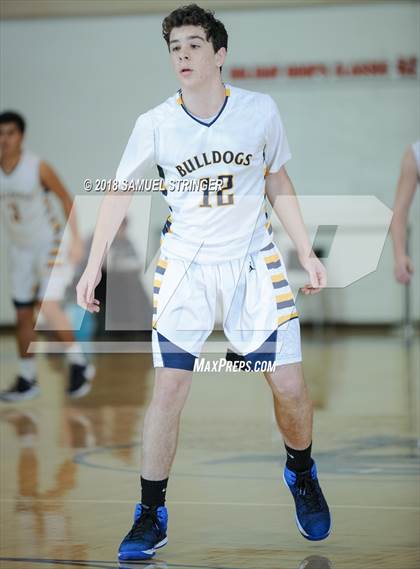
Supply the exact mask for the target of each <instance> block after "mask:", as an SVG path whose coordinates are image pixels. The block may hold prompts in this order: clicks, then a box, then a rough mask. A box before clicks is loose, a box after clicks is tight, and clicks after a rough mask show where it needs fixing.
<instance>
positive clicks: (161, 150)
mask: <svg viewBox="0 0 420 569" xmlns="http://www.w3.org/2000/svg"><path fill="white" fill-rule="evenodd" d="M290 156H291V155H290V151H289V145H288V142H287V138H286V133H285V131H284V128H283V125H282V121H281V118H280V115H279V112H278V109H277V106H276V104H275V102H274V101H273V99H272V98H271V97H270V96H269V95H265V94H262V93H256V92H252V91H246V90H244V89H239V88H237V87H231V86H227V87H226V95H225V101H224V104H223V106H222V108H221V109H220V111H219V112H218V114H217V115H216V116H215V117H213V118H212V120H210V121H209V122H207V121H206V120H205V119H199V118H197V117H194V116H193V115H191V114H190V113H189V112H188V110H187V108H186V107H185V105H184V103H183V100H182V94H181V93H180V92H178V93H177V94H176V95H174V96H172V97H170V98H169V99H167V100H166V101H165V102H164V103H162V104H161V105H159V106H157V107H155V108H153V109H151V110H150V111H148V112H147V113H145V114H142V115H140V117H139V118H138V120H137V122H136V125H135V127H134V130H133V132H132V134H131V136H130V139H129V141H128V144H127V147H126V149H125V151H124V154H123V156H122V159H121V162H120V165H119V167H118V170H117V173H116V179H117V181H118V182H119V184H120V187H124V185H127V183H130V182H132V183H133V181H136V182H137V181H138V180H140V179H141V178H142V177H144V176H145V175H146V173H147V172H148V171H149V169H150V166H153V165H155V166H157V168H158V171H159V174H160V176H161V177H162V178H164V187H165V189H164V191H163V193H164V195H165V198H166V201H167V203H168V205H169V209H170V210H171V214H170V216H169V217H168V219H167V221H166V224H165V227H164V230H163V234H164V238H163V240H162V246H161V249H162V253H163V254H164V255H166V256H167V257H171V256H178V257H182V258H185V259H188V260H191V261H192V260H194V261H195V262H201V263H220V262H223V261H227V260H230V259H235V258H240V257H243V256H245V255H246V254H247V253H251V252H254V251H257V250H259V249H261V248H263V247H264V246H266V245H267V244H268V243H269V242H270V241H271V235H270V232H271V227H270V225H269V223H268V219H267V216H266V213H265V203H264V202H265V192H264V188H265V182H264V175H265V172H266V171H268V172H270V173H272V172H277V171H278V170H279V169H280V168H281V167H282V166H283V164H284V163H285V162H286V161H287V160H289V158H290ZM188 182H190V183H191V185H190V186H181V185H180V183H183V184H185V183H188Z"/></svg>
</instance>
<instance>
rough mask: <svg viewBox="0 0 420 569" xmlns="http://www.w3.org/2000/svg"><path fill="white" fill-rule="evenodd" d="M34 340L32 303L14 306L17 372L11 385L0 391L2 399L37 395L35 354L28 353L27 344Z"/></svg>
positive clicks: (25, 397) (16, 398)
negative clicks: (17, 357) (17, 359)
mask: <svg viewBox="0 0 420 569" xmlns="http://www.w3.org/2000/svg"><path fill="white" fill-rule="evenodd" d="M34 340H35V330H34V307H33V305H28V306H24V307H19V308H16V343H17V349H18V354H19V361H18V374H17V377H16V380H15V382H14V383H13V385H12V386H11V387H10V388H9V389H7V390H5V391H2V392H1V393H0V399H1V400H2V401H11V402H12V401H21V400H27V399H33V398H34V397H37V396H38V395H39V387H38V384H37V380H36V379H37V378H36V360H35V355H34V354H31V353H28V348H29V345H30V344H31V342H33V341H34Z"/></svg>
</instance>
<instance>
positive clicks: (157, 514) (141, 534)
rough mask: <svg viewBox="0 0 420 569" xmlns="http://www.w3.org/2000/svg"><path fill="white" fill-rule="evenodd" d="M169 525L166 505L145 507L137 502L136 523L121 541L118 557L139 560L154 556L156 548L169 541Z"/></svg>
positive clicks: (124, 559)
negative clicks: (167, 533)
mask: <svg viewBox="0 0 420 569" xmlns="http://www.w3.org/2000/svg"><path fill="white" fill-rule="evenodd" d="M167 526H168V511H167V509H166V508H165V506H160V507H159V508H144V507H142V505H141V504H136V509H135V512H134V524H133V527H132V528H131V530H130V531H129V532H128V534H127V535H126V536H125V538H124V539H123V540H122V542H121V545H120V548H119V550H118V559H119V560H121V561H137V560H141V559H150V558H151V557H153V556H154V554H155V553H156V549H159V547H163V546H164V545H166V544H167V543H168V538H167V536H166V530H167Z"/></svg>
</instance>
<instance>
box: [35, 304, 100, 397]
mask: <svg viewBox="0 0 420 569" xmlns="http://www.w3.org/2000/svg"><path fill="white" fill-rule="evenodd" d="M40 311H41V312H42V314H43V316H44V317H45V319H46V320H47V322H48V324H49V326H50V328H51V329H52V330H54V334H55V336H56V337H57V340H58V341H59V342H61V343H62V344H64V346H65V352H66V358H67V361H68V363H69V385H68V388H67V393H68V395H70V397H73V398H76V397H83V395H86V394H87V393H89V391H90V389H91V382H92V379H93V377H94V375H95V368H94V366H93V365H91V364H89V363H88V362H87V360H86V357H85V355H84V354H83V352H82V349H81V347H80V346H79V344H78V343H77V342H76V341H75V337H74V332H73V330H72V329H71V328H72V327H71V324H70V320H69V319H68V317H67V314H66V313H65V312H64V310H63V309H62V308H61V305H60V303H59V302H58V301H57V300H44V301H43V302H42V303H40Z"/></svg>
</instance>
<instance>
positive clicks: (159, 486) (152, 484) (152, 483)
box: [141, 477, 168, 508]
mask: <svg viewBox="0 0 420 569" xmlns="http://www.w3.org/2000/svg"><path fill="white" fill-rule="evenodd" d="M167 485H168V478H166V479H165V480H145V479H144V478H143V477H141V503H142V504H143V506H148V507H149V508H159V507H160V506H164V505H165V497H166V487H167Z"/></svg>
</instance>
